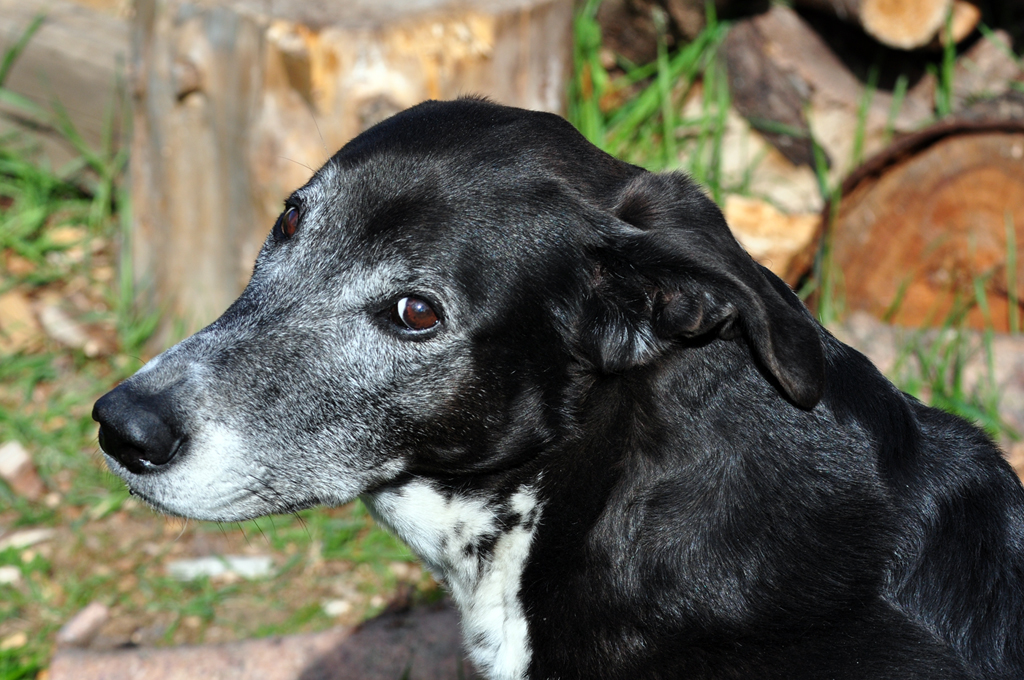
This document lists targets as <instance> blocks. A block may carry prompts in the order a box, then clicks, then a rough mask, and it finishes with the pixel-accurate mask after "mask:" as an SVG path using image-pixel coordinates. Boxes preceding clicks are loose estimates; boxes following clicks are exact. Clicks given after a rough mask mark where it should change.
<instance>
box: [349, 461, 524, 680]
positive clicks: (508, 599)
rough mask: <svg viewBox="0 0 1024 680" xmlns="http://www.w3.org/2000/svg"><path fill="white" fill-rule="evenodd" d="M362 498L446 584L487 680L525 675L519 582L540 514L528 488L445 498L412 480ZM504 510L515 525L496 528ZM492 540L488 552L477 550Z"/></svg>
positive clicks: (473, 656)
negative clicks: (502, 495)
mask: <svg viewBox="0 0 1024 680" xmlns="http://www.w3.org/2000/svg"><path fill="white" fill-rule="evenodd" d="M364 500H365V502H366V504H367V506H368V507H369V508H370V510H371V512H372V513H373V515H374V516H375V517H376V518H377V520H378V521H379V522H380V523H381V524H383V525H384V526H386V527H388V528H390V529H391V530H392V531H394V532H395V533H396V534H397V535H398V536H399V538H401V539H402V540H404V541H405V542H406V543H408V544H409V547H411V548H412V549H413V551H414V552H416V554H417V555H419V556H420V558H421V559H422V560H423V562H424V563H425V564H426V565H427V567H428V568H430V570H431V571H432V572H433V573H434V575H435V576H436V577H437V578H438V579H440V580H441V581H443V582H444V583H445V585H446V586H447V587H448V589H449V591H450V592H451V594H452V598H453V599H454V600H455V604H456V605H457V606H458V608H459V611H460V612H461V614H462V632H463V636H464V638H465V640H466V646H467V652H468V653H469V657H470V659H471V660H472V661H473V663H474V664H475V665H476V667H477V668H478V669H480V670H481V671H482V672H483V673H484V674H485V675H486V676H487V677H488V678H490V679H491V680H518V679H520V678H525V677H526V671H527V669H528V668H529V665H530V656H531V650H530V639H529V631H528V628H527V623H526V616H525V614H524V613H523V607H522V604H521V603H520V601H519V586H520V581H521V578H522V574H523V568H524V566H525V564H526V559H527V557H528V556H529V552H530V543H531V542H532V540H533V533H534V530H535V527H536V519H535V516H536V513H537V512H539V508H538V505H537V499H536V498H535V497H534V496H533V494H532V493H531V491H530V489H528V488H527V487H521V488H520V489H519V491H517V492H516V493H515V494H513V495H512V496H511V497H510V498H509V499H508V500H507V502H504V503H498V502H495V501H494V500H491V499H488V498H486V497H484V496H473V495H468V494H464V495H456V496H452V497H451V499H449V498H447V497H446V496H445V495H444V494H442V493H440V492H439V491H437V490H436V489H435V488H434V487H433V486H432V485H430V484H429V483H427V482H423V481H414V482H410V483H408V484H406V485H404V486H402V487H399V488H397V489H389V490H386V491H382V492H379V493H377V494H374V495H372V496H366V497H364ZM509 511H511V512H513V513H515V514H516V515H518V516H519V518H520V519H519V523H518V524H516V525H513V526H506V527H502V526H500V522H501V519H500V517H501V515H503V514H504V515H507V514H508V512H509ZM528 518H529V521H528ZM492 540H493V541H494V544H493V549H492V550H491V551H484V552H483V554H481V553H480V552H478V551H477V549H476V548H477V547H479V546H480V545H481V544H485V543H488V542H489V541H492Z"/></svg>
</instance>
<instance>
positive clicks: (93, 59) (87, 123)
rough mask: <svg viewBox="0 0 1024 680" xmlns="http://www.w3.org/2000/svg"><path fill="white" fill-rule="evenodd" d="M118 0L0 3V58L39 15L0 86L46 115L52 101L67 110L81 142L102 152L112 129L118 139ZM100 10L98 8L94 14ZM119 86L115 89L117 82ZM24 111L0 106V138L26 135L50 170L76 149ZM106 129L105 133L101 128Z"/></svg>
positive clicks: (124, 37) (124, 50)
mask: <svg viewBox="0 0 1024 680" xmlns="http://www.w3.org/2000/svg"><path fill="white" fill-rule="evenodd" d="M118 4H119V3H118V1H117V0H94V1H93V2H89V1H88V0H79V1H77V2H76V1H72V0H0V55H2V54H4V53H6V52H7V50H8V49H10V48H11V47H13V46H14V44H15V43H16V42H17V41H18V39H19V38H21V36H22V35H23V34H24V33H25V31H26V30H27V29H28V27H29V26H30V25H31V24H32V22H33V20H35V19H36V18H37V17H39V16H43V17H44V19H43V23H42V25H41V26H40V27H39V30H38V31H37V32H36V33H35V35H34V36H32V39H31V40H30V41H29V43H28V44H27V45H26V46H25V51H24V52H22V54H21V56H20V57H19V58H18V61H17V62H15V64H14V67H13V68H12V69H11V71H10V73H9V74H8V78H7V82H6V83H4V85H5V87H6V88H8V89H10V90H11V91H12V92H14V93H16V94H19V95H21V96H23V97H25V98H27V99H29V100H31V101H32V102H34V103H35V104H37V105H39V106H40V107H42V108H43V109H45V110H47V111H48V110H50V107H51V105H52V104H53V103H54V102H60V105H61V106H62V107H63V108H64V110H65V111H66V112H67V115H68V117H69V118H70V120H71V121H72V123H74V125H75V129H76V130H77V131H78V133H79V135H81V137H82V139H83V141H85V143H86V144H88V145H89V146H90V147H91V148H93V149H97V150H99V149H101V148H102V146H103V143H104V140H105V138H106V137H107V136H108V135H109V134H110V133H111V132H112V133H113V134H114V135H115V137H116V138H117V139H115V140H114V141H115V142H121V141H124V142H127V135H125V139H124V140H121V139H120V137H121V130H122V129H123V128H124V126H123V122H124V121H123V120H121V118H122V116H121V115H117V116H116V117H115V119H114V120H113V121H111V118H112V113H115V112H116V113H117V114H120V113H122V112H123V110H124V108H125V107H124V105H123V100H124V96H123V95H124V91H123V89H124V88H123V85H124V82H123V81H124V76H125V66H126V62H127V60H128V22H127V21H126V20H125V19H123V18H122V17H121V16H120V15H119V13H118V7H117V5H118ZM98 10H102V11H98ZM119 84H120V86H121V87H120V88H119V87H118V85H119ZM41 122H42V121H39V120H35V119H33V117H32V116H31V114H29V113H27V112H26V111H24V110H22V109H21V108H19V107H18V106H12V105H11V104H10V103H7V102H3V103H0V134H7V133H9V132H11V131H17V132H18V133H19V134H22V133H26V132H27V133H31V134H33V135H34V138H35V139H36V140H38V141H40V142H41V143H42V148H43V151H44V152H45V154H46V157H47V158H48V159H49V160H50V162H51V163H52V164H53V165H54V166H55V167H60V166H62V165H64V164H65V163H67V162H69V161H71V160H73V159H75V158H77V157H78V155H79V154H78V152H77V151H76V150H75V149H73V148H72V147H71V145H70V144H68V143H67V141H66V140H64V139H63V138H62V136H61V135H60V134H59V133H58V132H57V131H55V130H51V129H48V128H46V127H44V126H41V125H40V123H41ZM111 126H112V127H113V129H112V130H108V128H110V127H111Z"/></svg>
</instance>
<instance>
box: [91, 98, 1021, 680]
mask: <svg viewBox="0 0 1024 680" xmlns="http://www.w3.org/2000/svg"><path fill="white" fill-rule="evenodd" d="M93 416H94V418H95V419H96V420H97V421H98V422H99V423H100V428H99V442H100V446H101V447H102V449H103V451H104V452H105V454H106V461H107V463H108V465H109V467H110V469H111V470H112V471H113V472H115V473H116V474H117V475H119V476H120V477H122V478H123V479H124V480H125V482H127V484H128V487H129V488H130V490H131V492H132V493H133V494H135V495H136V496H138V497H139V498H141V499H144V500H145V501H146V502H147V503H148V504H150V505H151V506H152V507H153V508H155V509H157V510H159V511H162V512H164V513H169V514H172V515H179V516H183V517H191V518H197V519H205V520H214V521H236V520H244V519H248V518H254V517H258V516H261V515H267V514H272V513H290V512H294V511H297V510H300V509H303V508H309V507H311V506H316V505H338V504H341V503H345V502H348V501H351V500H352V499H355V498H361V499H362V500H363V502H364V503H365V504H366V506H367V507H368V508H369V509H370V511H371V513H372V514H373V515H374V517H375V518H376V520H377V521H379V522H380V523H381V524H382V525H384V526H385V527H387V528H388V529H390V530H391V531H393V532H394V533H395V534H396V535H398V536H399V537H400V538H401V539H403V540H404V541H405V542H407V543H408V545H409V546H410V547H411V548H412V549H413V551H414V552H416V554H417V555H418V556H419V557H420V558H421V559H422V561H423V562H424V563H425V564H426V565H427V566H428V567H429V568H430V569H431V571H432V572H433V573H434V574H435V575H436V576H437V578H438V579H439V580H440V581H441V582H443V583H444V584H445V586H446V588H447V589H448V590H449V592H450V594H451V597H452V599H453V601H454V602H455V604H456V606H457V607H458V609H459V611H460V616H461V620H462V628H463V636H464V640H465V646H466V650H467V654H468V656H469V658H470V659H471V660H472V662H473V663H474V665H475V666H476V667H477V668H478V669H479V670H480V672H482V673H483V674H484V675H485V676H486V677H488V678H491V679H494V680H498V679H501V680H506V679H519V678H531V679H544V680H570V679H573V678H579V679H582V678H591V679H592V678H602V679H610V680H614V679H621V678H628V679H629V680H638V679H669V678H671V679H676V678H687V679H688V678H701V679H711V678H740V679H747V678H775V679H779V680H782V679H785V680H791V679H795V678H808V679H810V678H813V679H815V680H818V679H833V678H851V679H852V678H856V679H863V678H894V679H896V678H898V679H899V680H907V679H908V678H920V679H925V678H926V679H928V680H935V679H936V678H957V679H974V680H978V679H982V678H984V679H996V678H998V679H1000V680H1009V679H1020V678H1024V635H1022V633H1021V631H1020V630H1019V625H1020V624H1021V622H1022V621H1024V490H1022V487H1021V484H1020V482H1019V481H1018V480H1017V478H1016V477H1015V476H1014V474H1013V472H1012V470H1011V468H1010V467H1009V465H1008V464H1007V463H1006V462H1005V461H1004V460H1003V459H1002V457H1001V456H1000V453H999V451H998V449H997V448H996V447H995V446H994V445H993V443H992V442H991V440H990V439H989V438H988V437H987V436H986V435H985V434H984V433H983V432H982V431H980V430H979V429H977V428H976V427H974V426H973V425H971V424H969V423H967V422H965V421H964V420H961V419H960V418H958V417H955V416H952V415H949V414H947V413H944V412H942V411H939V410H936V409H934V408H930V407H928V406H925V405H923V404H921V403H920V402H918V401H916V400H914V399H913V398H911V397H909V396H906V395H904V394H902V393H901V392H900V391H899V390H897V389H896V388H895V387H894V386H893V385H892V384H890V383H889V382H888V381H887V380H886V379H885V378H884V377H883V376H882V375H881V374H880V373H879V372H878V371H877V370H876V369H875V368H874V366H873V365H872V364H871V363H870V362H869V361H868V360H867V359H866V358H865V357H864V356H863V355H861V354H859V353H858V352H856V351H854V350H853V349H851V348H849V347H847V346H845V345H843V344H842V343H840V342H838V341H837V340H836V339H835V338H834V337H832V336H831V335H830V334H829V333H828V332H827V331H826V330H825V329H824V328H822V327H821V326H820V325H819V324H818V323H817V322H816V321H815V320H814V319H813V317H812V316H811V315H810V314H809V313H808V311H807V310H806V308H805V307H804V306H803V304H802V303H801V302H800V300H799V299H798V298H797V296H796V295H794V293H793V292H792V291H791V290H790V289H789V287H787V286H786V284H785V283H783V282H782V281H781V280H779V279H778V278H777V277H775V276H774V275H772V274H771V273H770V272H769V271H768V270H767V269H765V268H763V267H761V266H760V265H758V264H756V263H755V262H754V261H753V260H752V259H751V258H750V257H749V256H748V255H747V254H746V253H745V252H744V251H743V250H742V248H741V247H740V246H739V244H738V243H737V242H736V240H735V239H734V238H733V237H732V235H731V234H730V232H729V229H728V227H727V225H726V223H725V220H724V218H723V216H722V214H721V212H720V211H719V210H718V208H717V207H716V206H715V205H714V204H713V203H712V201H711V200H709V199H708V198H707V197H706V196H705V195H704V194H703V193H702V191H701V190H700V189H699V188H698V187H697V186H696V185H695V184H694V183H692V182H691V181H690V180H689V179H687V178H686V177H685V176H684V175H682V174H676V173H665V174H654V173H651V172H648V171H645V170H643V169H640V168H638V167H635V166H632V165H629V164H627V163H624V162H621V161H619V160H616V159H614V158H612V157H611V156H609V155H607V154H605V153H604V152H602V151H600V150H598V149H597V148H596V147H594V146H593V145H591V144H590V143H589V142H587V141H586V140H585V139H584V137H583V136H582V135H580V134H579V133H578V132H576V130H575V129H573V128H572V126H570V125H569V124H568V123H567V122H565V121H564V120H562V119H561V118H559V117H557V116H555V115H553V114H548V113H540V112H531V111H525V110H520V109H514V108H506V107H502V106H499V105H496V104H493V103H490V102H488V101H486V100H481V99H474V98H464V99H460V100H456V101H449V102H427V103H423V104H420V105H418V106H415V107H413V108H411V109H408V110H406V111H404V112H402V113H399V114H397V115H395V116H394V117H392V118H390V119H387V120H385V121H384V122H382V123H380V124H378V125H376V126H375V127H372V128H370V129H369V130H367V131H366V132H364V133H362V134H361V135H359V136H358V137H356V138H355V139H354V140H352V141H351V142H349V143H348V144H347V145H346V146H344V147H343V148H342V149H341V150H340V151H339V152H338V153H337V154H336V155H335V156H334V157H333V158H331V159H330V160H329V161H328V162H327V163H326V164H325V165H324V166H323V167H322V168H321V169H320V170H318V171H317V172H316V174H315V175H314V176H313V178H312V179H311V180H310V181H309V183H308V184H306V185H305V186H303V187H302V188H300V189H298V190H297V191H296V192H295V193H294V194H293V195H292V196H291V197H290V198H288V200H287V201H286V202H285V207H284V211H283V212H282V214H281V216H280V218H279V219H278V220H277V223H276V224H275V225H274V227H273V230H272V232H271V233H270V235H269V236H268V237H267V239H266V242H265V243H264V245H263V248H262V250H261V252H260V254H259V257H258V259H257V260H256V264H255V268H254V271H253V274H252V279H251V281H250V282H249V284H248V286H247V287H246V288H245V290H244V292H243V293H242V294H241V296H240V297H239V298H238V300H237V301H236V302H234V303H233V304H232V305H231V307H230V308H229V309H228V310H227V311H226V312H225V313H224V314H223V316H221V317H220V318H219V319H217V320H216V321H215V322H213V323H212V324H211V325H210V326H208V327H206V328H204V329H203V330H201V331H200V332H198V333H196V334H195V335H193V336H191V337H189V338H187V339H185V340H184V341H182V342H181V343H179V344H177V345H175V346H174V347H172V348H171V349H169V350H167V351H166V352H164V353H163V354H160V355H159V356H157V357H156V358H154V359H153V360H152V361H150V362H149V363H147V364H146V365H145V366H143V367H142V369H141V370H139V371H138V373H136V374H135V375H134V376H132V377H131V378H129V379H128V380H126V381H125V382H123V383H122V384H121V385H119V386H117V387H116V388H115V389H113V390H112V391H111V392H109V393H108V394H106V395H105V396H103V397H102V398H101V399H100V400H99V401H98V402H97V403H96V405H95V409H94V411H93Z"/></svg>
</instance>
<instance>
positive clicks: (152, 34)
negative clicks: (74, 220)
mask: <svg viewBox="0 0 1024 680" xmlns="http://www.w3.org/2000/svg"><path fill="white" fill-rule="evenodd" d="M571 19H572V2H571V0H490V1H488V2H480V3H474V4H472V5H470V4H467V3H464V2H461V1H459V0H422V1H419V2H416V3H407V2H402V1H401V0H357V1H356V2H344V3H341V2H339V3H330V2H324V3H303V2H298V1H294V2H288V1H278V2H270V3H267V2H263V1H262V0H239V1H237V2H213V1H212V0H211V1H209V2H204V1H198V2H191V1H189V0H139V2H138V4H137V8H136V13H135V18H134V20H133V22H134V23H133V31H134V36H133V44H134V45H135V47H136V50H137V51H136V54H135V55H134V62H135V69H134V70H135V74H136V75H135V85H134V87H135V96H134V121H135V124H134V140H133V148H132V173H133V176H132V194H133V200H134V206H135V210H134V211H133V212H134V215H135V220H136V222H135V231H134V241H133V244H132V245H133V261H134V267H135V273H136V278H137V283H138V284H139V287H140V288H142V289H143V290H144V291H146V292H145V298H144V299H145V300H149V301H150V302H151V303H152V302H157V301H159V303H161V304H162V305H163V307H164V308H165V309H166V310H167V311H168V312H169V313H170V316H172V317H177V318H181V319H183V320H184V322H185V330H191V329H194V328H196V327H198V326H200V325H202V324H204V323H206V322H208V321H210V320H212V319H213V318H215V317H216V316H217V315H218V314H220V313H221V312H222V311H223V310H224V309H225V308H226V307H227V306H228V304H229V303H230V302H231V301H232V300H233V299H234V298H235V297H236V296H237V294H238V293H239V292H240V290H241V289H242V287H243V286H244V284H245V283H246V281H247V280H248V277H249V273H250V271H251V268H252V263H253V261H254V259H255V257H256V253H257V252H258V249H259V247H260V244H261V243H262V242H263V240H264V238H265V236H266V234H267V232H268V231H269V229H270V227H271V225H272V224H273V221H274V219H275V217H276V216H277V214H278V213H279V212H280V209H281V202H282V200H283V199H284V198H285V197H287V196H288V194H289V193H291V192H292V191H293V190H294V189H296V188H297V187H299V186H300V185H301V184H303V183H304V182H305V181H306V180H307V179H308V178H309V177H310V175H311V174H312V172H313V169H315V168H317V167H319V166H320V165H321V164H322V163H323V162H324V161H326V160H327V159H328V158H329V157H330V156H331V155H332V154H333V153H334V152H335V151H336V150H337V149H338V148H339V147H341V146H342V145H343V144H344V143H345V142H346V141H348V140H349V139H351V138H352V137H354V136H355V135H357V134H358V133H359V132H361V131H362V130H365V129H366V128H368V127H370V126H372V125H373V124H374V123H376V122H378V121H380V120H382V119H383V118H385V117H387V116H389V115H391V114H393V113H396V112H397V111H399V110H401V109H404V108H406V107H409V106H411V105H413V104H416V103H418V102H420V101H422V100H425V99H448V98H454V97H456V96H459V95H462V94H469V93H476V94H482V95H486V96H489V97H491V98H492V99H494V100H496V101H498V102H501V103H505V104H511V105H517V106H522V107H526V108H533V109H544V110H549V111H560V110H562V108H563V94H562V93H563V91H564V89H565V88H564V85H565V82H566V78H567V76H568V70H569V66H570V60H571V39H570V30H571ZM168 328H169V327H168ZM164 330H165V331H167V330H168V329H167V328H165V329H164ZM162 335H166V333H164V334H162ZM166 339H167V338H166V337H162V338H159V339H157V340H156V342H160V341H163V340H166Z"/></svg>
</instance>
